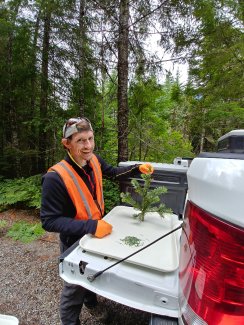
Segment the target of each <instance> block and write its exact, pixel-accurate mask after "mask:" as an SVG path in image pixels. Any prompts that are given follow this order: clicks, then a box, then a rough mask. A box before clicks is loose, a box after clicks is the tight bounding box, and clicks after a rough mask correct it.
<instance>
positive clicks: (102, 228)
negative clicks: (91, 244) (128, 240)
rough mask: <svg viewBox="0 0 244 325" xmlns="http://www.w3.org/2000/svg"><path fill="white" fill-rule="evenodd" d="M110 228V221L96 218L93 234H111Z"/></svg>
mask: <svg viewBox="0 0 244 325" xmlns="http://www.w3.org/2000/svg"><path fill="white" fill-rule="evenodd" d="M112 228H113V227H112V225H110V223H108V222H106V221H105V220H98V222H97V229H96V232H95V234H94V236H95V237H98V238H102V237H104V236H107V235H109V234H111V232H112Z"/></svg>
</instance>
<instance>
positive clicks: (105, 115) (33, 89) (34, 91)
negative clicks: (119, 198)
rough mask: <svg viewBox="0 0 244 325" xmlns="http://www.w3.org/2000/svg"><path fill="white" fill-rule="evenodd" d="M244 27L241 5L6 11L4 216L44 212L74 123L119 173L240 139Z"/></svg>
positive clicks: (0, 104)
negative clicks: (43, 195)
mask: <svg viewBox="0 0 244 325" xmlns="http://www.w3.org/2000/svg"><path fill="white" fill-rule="evenodd" d="M243 26H244V2H243V1H242V0H134V1H128V0H109V1H108V0H100V1H96V0H95V1H91V0H86V1H85V0H36V1H34V0H33V1H28V0H9V1H2V2H1V4H0V116H1V118H0V124H1V127H0V197H1V198H0V206H6V205H11V204H16V203H18V202H25V204H26V205H27V206H28V205H29V206H33V207H38V206H39V203H38V202H39V199H40V191H39V188H40V180H41V175H42V174H43V173H45V172H46V170H47V169H48V167H49V166H52V165H53V164H54V163H56V162H57V161H59V160H60V159H62V158H63V156H64V154H65V152H64V149H63V147H62V145H61V137H62V127H63V125H64V123H65V121H66V120H67V119H68V118H70V117H77V116H86V117H87V118H89V119H90V121H91V122H92V125H93V128H94V131H95V141H96V152H97V153H98V154H99V155H101V156H102V157H103V158H104V159H105V160H106V161H107V162H108V163H111V164H113V165H116V164H117V163H118V162H119V161H126V160H135V161H150V162H166V163H172V161H173V159H174V158H175V157H194V156H195V155H197V154H198V153H199V152H201V151H213V150H215V149H216V141H217V139H218V138H219V137H220V136H222V135H223V134H225V133H226V132H229V131H230V130H233V129H244V64H243V63H244V34H243V31H244V29H243ZM155 38H157V51H156V50H155V49H154V47H153V46H152V45H151V43H150V42H151V40H152V39H155ZM169 63H171V64H172V65H173V66H176V67H177V64H181V65H182V64H185V65H187V66H188V75H187V81H186V82H182V81H181V75H180V70H178V72H177V73H176V74H173V73H172V71H171V70H170V69H169V68H168V67H169ZM37 188H38V190H37ZM107 189H108V191H109V192H110V195H111V196H113V195H114V193H112V192H113V191H114V190H113V188H112V187H110V185H109V184H108V185H107Z"/></svg>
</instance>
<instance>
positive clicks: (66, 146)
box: [61, 138, 70, 149]
mask: <svg viewBox="0 0 244 325" xmlns="http://www.w3.org/2000/svg"><path fill="white" fill-rule="evenodd" d="M61 142H62V144H63V146H64V148H65V149H69V148H70V144H69V139H65V138H63V139H62V141H61Z"/></svg>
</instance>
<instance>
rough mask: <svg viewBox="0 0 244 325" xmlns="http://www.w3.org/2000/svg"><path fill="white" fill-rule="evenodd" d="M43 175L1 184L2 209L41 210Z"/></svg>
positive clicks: (8, 180)
mask: <svg viewBox="0 0 244 325" xmlns="http://www.w3.org/2000/svg"><path fill="white" fill-rule="evenodd" d="M40 198H41V175H35V176H31V177H28V178H23V177H22V178H19V179H6V180H2V181H1V182H0V208H1V209H6V208H7V207H13V206H14V207H23V208H36V209H38V208H40V202H41V201H40Z"/></svg>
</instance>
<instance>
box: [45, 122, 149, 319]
mask: <svg viewBox="0 0 244 325" xmlns="http://www.w3.org/2000/svg"><path fill="white" fill-rule="evenodd" d="M62 144H63V146H64V148H65V149H66V151H67V157H66V158H65V159H64V160H62V161H60V162H59V163H57V164H56V165H54V166H52V167H51V168H50V169H49V170H48V172H47V173H46V174H45V175H44V177H43V182H42V204H41V220H42V225H43V228H44V229H45V230H47V231H51V232H58V233H60V250H61V253H63V252H64V251H65V250H66V249H68V248H69V247H70V246H71V245H73V244H74V243H75V242H76V241H77V240H78V239H80V238H81V237H82V236H84V235H85V234H92V235H94V236H95V237H98V238H102V237H104V236H107V235H109V234H110V233H111V231H112V225H110V224H109V223H107V222H106V221H105V220H103V219H102V218H103V216H104V201H103V188H102V178H103V176H105V177H107V178H110V179H115V180H116V179H117V180H119V179H123V178H126V177H129V176H133V175H134V174H136V173H138V172H141V173H152V172H153V168H152V166H151V165H150V164H142V165H134V166H128V167H112V166H110V165H108V164H107V163H106V162H105V161H104V160H103V159H102V158H101V157H99V156H98V155H96V154H94V153H93V151H94V146H95V142H94V133H93V129H92V125H91V123H90V121H89V120H88V119H87V118H71V119H69V120H68V121H67V122H66V123H65V125H64V127H63V139H62ZM83 303H84V305H85V307H86V308H87V310H88V311H90V312H91V314H92V315H94V316H95V317H96V318H97V319H98V320H100V321H102V320H105V318H106V312H105V311H104V310H103V309H102V308H99V304H98V301H97V297H96V294H95V293H93V292H90V291H88V290H86V289H85V288H83V287H81V286H77V285H71V284H68V283H64V287H63V291H62V294H61V301H60V317H61V321H62V325H80V320H79V316H80V312H81V308H82V306H83Z"/></svg>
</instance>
